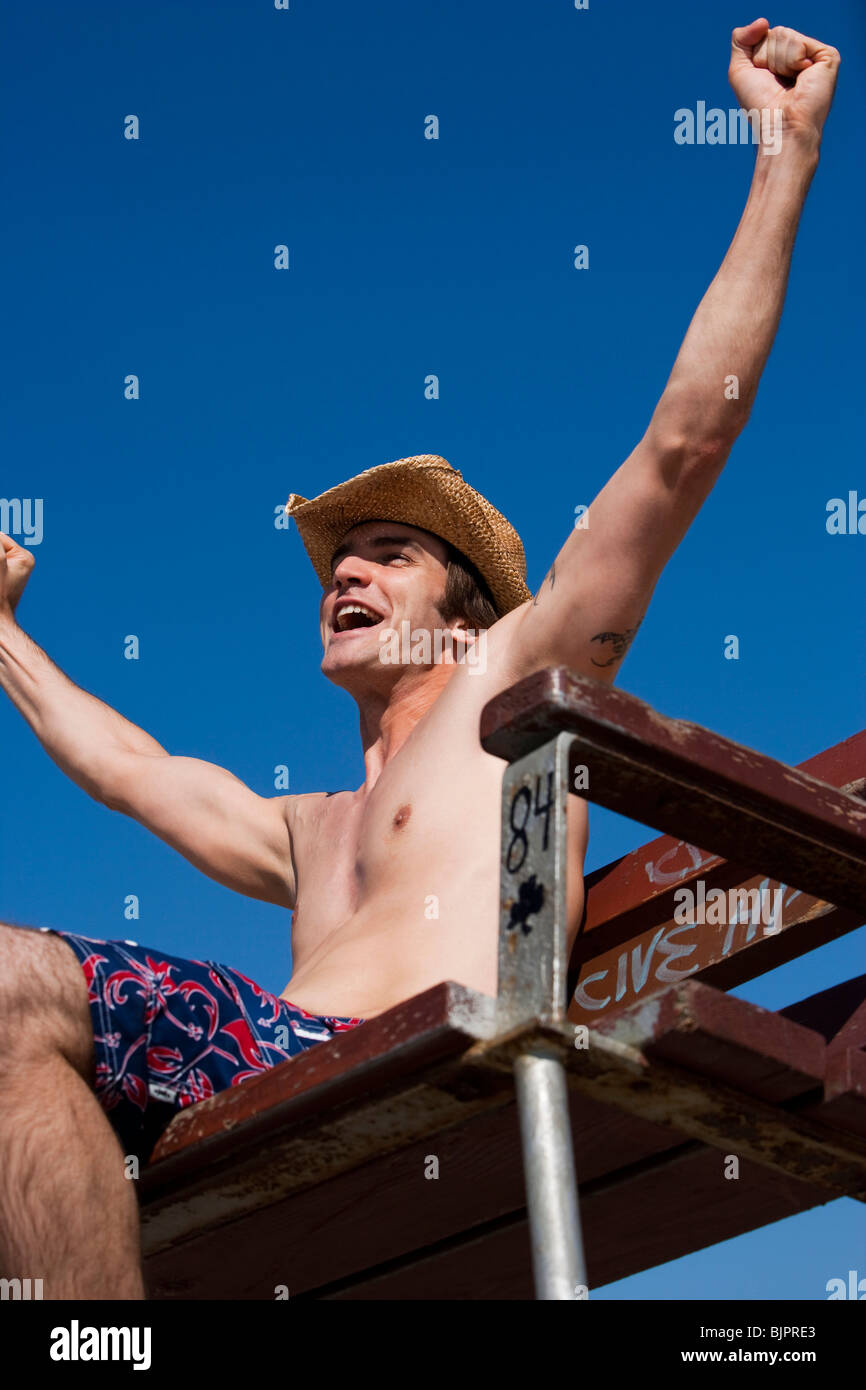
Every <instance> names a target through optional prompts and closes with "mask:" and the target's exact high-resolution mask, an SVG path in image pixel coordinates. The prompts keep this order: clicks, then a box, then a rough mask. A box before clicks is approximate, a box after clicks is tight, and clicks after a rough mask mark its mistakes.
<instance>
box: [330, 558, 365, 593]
mask: <svg viewBox="0 0 866 1390" xmlns="http://www.w3.org/2000/svg"><path fill="white" fill-rule="evenodd" d="M371 574H372V566H371V565H370V563H369V561H367V560H363V559H362V558H361V556H360V555H344V556H342V558H341V559H340V560H338V561H337V563H336V565H335V566H334V583H335V584H337V585H340V586H342V587H343V588H349V587H350V586H351V585H352V584H369V582H370V577H371Z"/></svg>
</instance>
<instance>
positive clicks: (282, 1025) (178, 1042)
mask: <svg viewBox="0 0 866 1390" xmlns="http://www.w3.org/2000/svg"><path fill="white" fill-rule="evenodd" d="M38 930H39V931H44V932H51V934H52V935H53V936H59V937H62V939H63V940H64V941H66V942H68V943H69V945H70V946H71V947H72V949H73V951H74V952H75V954H76V956H77V957H78V959H79V961H80V963H81V967H82V969H83V971H84V977H85V979H86V981H87V988H88V996H89V1000H90V1017H91V1020H92V1022H93V1037H94V1044H95V1049H96V1084H95V1091H96V1096H97V1099H98V1100H99V1102H100V1104H101V1105H102V1108H103V1110H105V1112H106V1114H107V1115H108V1118H109V1120H110V1121H111V1124H112V1126H113V1127H114V1130H115V1132H116V1134H117V1137H118V1139H119V1140H120V1143H121V1145H122V1147H123V1151H124V1153H125V1154H136V1155H138V1157H139V1159H140V1160H141V1161H142V1162H146V1161H147V1159H148V1158H149V1157H150V1154H151V1152H152V1150H153V1147H154V1145H155V1144H156V1141H157V1139H158V1138H159V1136H160V1134H161V1133H162V1131H163V1130H164V1129H165V1127H166V1126H167V1125H168V1123H169V1121H170V1120H171V1119H172V1118H173V1116H174V1115H175V1114H176V1113H177V1111H178V1110H182V1109H183V1108H184V1107H185V1106H187V1105H194V1104H195V1103H196V1101H200V1100H207V1098H208V1097H209V1096H213V1095H216V1094H217V1092H218V1091H224V1090H226V1089H227V1087H229V1086H239V1085H240V1084H241V1083H242V1082H243V1081H246V1080H248V1079H249V1078H250V1077H251V1076H258V1075H259V1074H260V1073H261V1072H263V1071H267V1070H268V1069H269V1068H270V1067H275V1066H277V1065H278V1064H279V1063H280V1062H284V1061H286V1060H287V1059H288V1058H289V1057H296V1056H297V1055H298V1053H299V1052H304V1051H305V1050H306V1049H307V1048H308V1047H314V1046H315V1044H316V1043H319V1042H326V1041H327V1040H328V1038H332V1037H334V1036H335V1035H336V1034H337V1033H344V1032H347V1031H348V1030H349V1029H352V1028H357V1026H358V1024H360V1023H363V1022H364V1020H363V1019H362V1018H337V1017H331V1016H326V1017H325V1016H320V1015H318V1014H309V1013H307V1012H306V1011H305V1010H304V1009H302V1008H299V1006H298V1005H297V1004H290V1003H289V1001H288V1000H287V999H279V998H277V996H276V995H273V994H268V993H267V992H266V991H265V990H263V989H262V988H261V986H259V985H257V984H255V983H254V982H253V981H252V980H250V979H248V978H247V976H246V975H242V974H241V972H240V971H239V970H234V969H232V967H231V966H228V965H220V964H218V962H217V961H213V960H186V959H183V958H181V957H179V956H167V955H165V953H164V952H162V951H158V950H153V949H152V948H151V947H149V946H140V945H139V944H138V943H137V942H135V941H102V940H97V939H95V938H93V937H89V936H77V935H75V934H74V933H73V932H68V931H57V930H56V929H54V928H52V927H40V928H38Z"/></svg>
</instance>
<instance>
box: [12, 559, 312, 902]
mask: <svg viewBox="0 0 866 1390" xmlns="http://www.w3.org/2000/svg"><path fill="white" fill-rule="evenodd" d="M32 568H33V555H32V553H31V552H30V551H28V550H25V549H24V548H23V547H22V546H19V545H17V544H16V543H15V541H13V540H12V539H11V538H10V537H9V536H6V535H3V534H2V533H0V687H2V688H3V690H5V691H6V693H7V695H8V696H9V698H10V699H11V700H12V702H13V704H14V705H15V706H16V707H17V708H18V709H19V710H20V712H21V714H23V716H24V718H25V719H26V720H27V722H28V723H29V725H30V727H31V728H32V729H33V732H34V733H35V735H36V737H37V738H38V739H39V742H40V743H41V744H42V746H43V748H44V749H45V751H46V753H48V755H49V756H50V757H51V758H53V759H54V761H55V762H56V763H57V766H58V767H59V768H60V769H61V770H62V771H63V772H65V773H66V775H67V777H71V779H72V780H73V782H77V784H78V785H79V786H80V787H83V789H84V790H85V791H86V792H87V794H88V795H89V796H91V797H92V798H93V799H94V800H95V801H99V802H102V803H103V805H105V806H109V807H111V809H112V810H115V811H123V812H124V813H125V814H126V815H128V816H132V817H133V818H134V819H135V820H138V821H140V822H141V824H142V825H144V826H146V827H147V829H148V830H152V831H153V833H154V834H155V835H158V836H159V837H160V839H162V840H165V841H167V843H168V844H170V845H171V846H172V847H173V848H174V849H176V850H178V851H179V852H180V853H181V854H182V855H184V857H185V858H187V859H189V860H190V862H191V863H193V864H194V865H195V866H196V868H197V869H201V871H202V873H205V874H207V875H208V876H209V877H210V878H214V879H216V880H217V881H218V882H219V883H222V884H224V885H225V886H226V887H227V888H233V889H235V890H236V891H237V892H239V893H245V894H246V895H247V896H248V897H251V898H261V899H263V900H264V901H265V902H272V903H276V904H278V905H279V906H281V907H292V906H293V904H294V875H293V870H292V859H291V850H290V835H289V829H288V822H287V819H286V807H285V802H286V798H285V797H271V798H267V797H261V796H257V795H256V793H255V792H253V791H251V790H250V788H249V787H247V786H245V785H244V783H243V782H241V781H239V780H238V778H237V777H235V776H233V775H232V773H230V772H227V771H226V770H225V768H221V767H216V766H215V765H214V764H213V763H207V762H202V761H200V760H199V759H198V758H178V757H173V756H172V755H171V754H169V753H167V752H166V751H165V749H164V748H162V747H161V746H160V745H159V744H158V743H157V741H156V739H153V738H151V737H150V735H149V734H146V733H145V732H144V730H143V729H139V728H138V727H137V726H136V725H135V724H132V723H130V721H129V720H128V719H124V718H123V716H122V715H121V714H118V713H117V711H116V710H113V709H111V707H110V706H109V705H106V704H103V702H102V700H98V699H96V697H95V696H93V695H89V694H88V693H87V691H85V690H81V689H80V687H79V686H77V685H74V684H73V682H72V681H71V680H69V678H68V677H67V676H65V675H64V673H63V672H62V671H61V670H60V669H59V667H57V666H55V665H54V663H53V662H52V661H51V660H50V659H49V657H48V656H46V654H45V652H44V651H43V650H42V649H41V647H38V646H37V645H36V643H35V642H33V641H31V639H30V638H29V637H28V636H27V634H26V632H24V631H23V629H22V628H21V627H19V625H18V623H17V622H16V620H15V608H16V605H17V603H18V600H19V598H20V597H21V593H22V591H23V589H24V585H25V584H26V583H27V580H28V578H29V576H30V572H31V570H32Z"/></svg>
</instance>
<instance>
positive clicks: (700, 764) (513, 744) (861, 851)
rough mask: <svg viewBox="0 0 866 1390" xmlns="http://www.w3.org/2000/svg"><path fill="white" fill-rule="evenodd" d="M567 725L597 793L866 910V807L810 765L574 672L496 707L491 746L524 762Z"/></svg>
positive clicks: (542, 681) (806, 888)
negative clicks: (794, 763) (797, 764)
mask: <svg viewBox="0 0 866 1390" xmlns="http://www.w3.org/2000/svg"><path fill="white" fill-rule="evenodd" d="M560 731H566V732H568V733H571V734H573V735H574V736H575V738H576V739H577V740H578V745H577V749H576V754H575V760H576V761H577V762H578V763H581V764H584V765H585V766H586V767H587V768H588V771H589V785H588V789H587V795H588V797H589V798H590V799H591V800H592V801H595V802H598V803H599V804H600V805H603V806H607V807H608V808H609V809H610V810H613V811H617V812H619V813H620V814H622V815H626V816H630V817H631V818H632V819H633V820H639V821H641V822H642V823H643V824H646V825H653V826H655V827H656V828H657V829H659V830H663V831H665V832H666V833H667V834H669V835H677V836H679V837H681V838H686V837H687V838H688V839H689V840H690V841H691V842H694V841H697V842H698V843H700V844H703V845H707V846H709V847H710V848H712V849H713V851H714V852H715V853H716V854H719V855H723V856H724V857H725V858H727V859H734V860H736V861H737V862H738V863H741V864H746V865H749V866H750V867H751V870H752V872H753V873H756V874H757V873H758V872H761V873H763V874H769V875H772V876H773V877H775V878H777V879H779V880H780V881H781V882H784V883H789V884H793V885H794V886H795V887H797V888H799V889H801V891H803V892H809V893H813V894H815V895H816V896H818V897H821V898H823V899H825V900H827V901H829V902H832V903H835V904H836V905H837V906H840V907H847V908H849V909H851V910H853V911H854V912H862V913H863V915H864V917H866V805H864V804H863V803H862V802H861V801H860V800H859V799H858V798H856V797H853V796H849V795H847V794H846V793H845V792H842V791H840V790H839V789H838V788H836V787H831V786H829V785H828V784H827V783H826V782H822V781H820V780H819V779H818V778H816V777H812V776H811V775H810V774H808V773H805V772H802V771H800V770H799V769H798V768H791V767H788V766H787V765H786V764H785V763H781V762H777V761H776V759H775V758H768V757H766V756H765V755H764V754H762V753H758V752H756V751H755V750H754V749H752V748H747V747H745V746H744V745H743V744H739V743H734V742H732V741H731V740H730V739H726V738H722V737H721V735H719V734H716V733H713V732H712V731H711V730H709V729H704V728H702V727H701V726H700V725H698V724H692V723H688V722H686V721H684V720H680V719H671V718H668V717H666V716H664V715H661V714H659V713H657V711H656V710H654V709H652V708H651V707H650V706H649V705H648V704H646V703H645V702H644V701H643V700H638V699H637V698H636V697H635V696H634V695H628V694H626V692H625V691H622V690H617V689H616V688H615V687H612V686H607V685H605V684H603V683H602V682H601V681H596V680H592V679H591V678H590V677H587V676H576V675H574V674H573V673H572V672H570V671H567V670H565V669H563V668H556V669H553V670H549V671H538V672H536V673H535V674H534V675H532V676H528V677H527V678H526V679H525V680H522V681H520V682H519V683H518V684H517V685H515V686H512V687H511V689H510V690H508V691H506V692H504V694H502V695H500V696H497V698H496V699H495V700H493V701H491V702H490V703H489V704H488V705H486V706H485V708H484V710H483V711H482V716H481V741H482V743H483V745H484V747H485V748H486V749H487V751H488V752H490V753H495V754H497V755H498V756H499V757H507V758H509V759H513V758H515V757H518V756H523V754H525V753H526V752H527V751H529V749H531V748H533V747H537V746H538V745H539V744H540V743H543V742H545V741H546V740H547V739H548V738H552V737H553V736H554V735H555V734H556V733H558V732H560Z"/></svg>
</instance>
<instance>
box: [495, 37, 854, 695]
mask: <svg viewBox="0 0 866 1390" xmlns="http://www.w3.org/2000/svg"><path fill="white" fill-rule="evenodd" d="M838 66H839V54H838V53H837V51H836V50H835V49H834V48H830V47H828V46H827V45H826V44H821V43H818V42H817V41H816V40H814V39H810V38H806V37H805V35H803V34H799V33H796V32H795V31H794V30H792V29H784V28H776V29H772V30H771V29H769V26H768V24H767V21H766V20H765V19H759V20H755V21H754V22H753V23H752V24H750V25H747V26H746V27H745V28H742V29H735V30H734V32H733V35H732V56H731V64H730V68H729V77H730V81H731V85H732V87H733V89H734V92H735V94H736V96H737V99H738V101H739V102H740V105H741V106H742V107H743V108H744V109H746V110H749V111H752V110H758V111H762V112H765V113H766V115H765V116H764V120H765V121H766V120H767V119H768V118H769V122H770V126H769V128H770V129H771V130H775V131H776V132H778V131H779V129H780V130H781V141H780V142H779V139H778V133H777V136H776V140H775V142H774V145H775V146H778V148H774V146H771V145H769V144H761V145H759V147H758V151H757V158H756V165H755V172H754V178H753V180H752V187H751V190H750V193H749V198H748V202H747V204H746V208H745V211H744V212H743V216H742V218H741V220H740V224H739V226H738V228H737V231H736V235H735V236H734V239H733V242H732V243H731V246H730V248H729V250H728V253H727V255H726V256H725V259H724V261H723V262H722V265H721V268H720V269H719V271H718V274H717V275H716V277H715V279H714V280H713V282H712V284H711V285H710V287H709V289H708V290H707V292H706V294H705V295H704V297H703V299H702V301H701V303H700V305H699V307H698V309H697V312H696V313H695V316H694V318H693V320H692V323H691V325H690V327H689V330H688V333H687V334H686V337H685V339H684V341H683V345H682V347H681V349H680V352H679V355H678V357H677V359H676V362H675V364H674V368H673V371H672V372H671V375H670V378H669V380H668V383H667V386H666V387H665V390H664V393H663V395H662V397H661V399H660V400H659V403H658V405H657V406H656V409H655V411H654V413H653V416H652V419H651V421H650V424H649V427H648V429H647V432H646V434H645V435H644V437H643V439H642V440H641V441H640V443H639V444H638V445H637V447H636V448H635V450H634V451H633V452H632V453H631V454H630V455H629V457H628V458H627V459H626V461H625V463H623V464H622V465H621V466H620V468H619V469H618V470H617V471H616V473H614V475H613V477H612V478H611V479H610V481H609V482H608V483H607V484H606V485H605V487H604V488H603V489H602V491H601V492H600V493H599V494H598V497H597V498H596V499H595V501H594V502H593V503H592V504H591V506H590V507H589V510H588V512H587V514H586V517H585V518H584V520H585V522H586V523H587V524H586V527H585V529H581V528H578V529H575V530H574V531H573V533H572V535H571V536H570V537H569V539H568V540H567V542H566V544H565V545H564V546H563V548H562V550H561V551H560V553H559V555H558V556H557V557H556V561H555V563H554V565H553V566H552V567H551V570H550V572H549V574H548V576H547V578H546V579H545V581H544V583H543V584H542V586H541V588H540V590H539V592H538V594H537V595H536V598H535V600H534V601H533V603H531V604H527V605H526V607H525V608H524V609H521V610H519V618H518V620H517V621H516V622H515V623H513V624H512V623H510V622H509V619H506V620H505V624H508V628H507V639H506V640H507V642H508V647H509V652H508V655H509V665H510V667H511V668H512V670H513V671H514V672H515V674H523V673H525V672H527V671H531V670H535V669H537V668H538V667H539V666H543V665H551V664H560V663H561V664H564V665H567V666H570V667H571V669H572V670H575V671H578V672H580V673H583V674H587V675H592V676H596V677H598V678H599V679H600V680H607V681H610V682H613V680H614V679H615V677H616V674H617V672H618V669H619V666H620V664H621V662H622V660H623V657H624V656H625V653H626V651H627V649H628V647H629V644H630V643H631V640H632V638H633V637H634V635H635V633H636V631H637V629H638V626H639V625H640V622H641V619H642V618H643V615H644V613H645V611H646V608H647V605H648V603H649V600H650V598H651V596H652V592H653V590H654V588H655V585H656V583H657V582H658V579H659V576H660V575H661V572H662V570H663V569H664V566H665V564H666V563H667V561H668V559H669V558H670V556H671V555H672V553H673V551H674V550H675V549H676V547H677V546H678V545H679V543H680V541H681V540H682V538H683V536H684V535H685V533H686V531H687V530H688V528H689V526H690V525H691V523H692V521H693V520H694V518H695V516H696V515H697V512H698V511H699V509H700V507H701V505H702V503H703V502H704V500H705V499H706V497H707V495H708V493H709V492H710V490H711V488H712V487H713V484H714V483H715V482H716V480H717V478H718V476H719V474H720V472H721V470H722V468H723V467H724V464H725V461H726V459H727V457H728V454H729V453H730V450H731V448H732V446H733V443H734V440H735V439H736V437H737V435H738V434H739V433H740V431H741V430H742V428H743V426H744V425H745V424H746V421H747V419H748V417H749V412H750V410H751V407H752V404H753V402H754V399H755V395H756V392H757V389H758V382H759V380H760V376H761V372H762V371H763V368H764V364H765V363H766V360H767V357H768V355H769V352H770V348H771V347H772V344H773V339H774V337H775V334H776V329H777V327H778V324H779V319H780V316H781V313H782V305H783V303H784V299H785V289H786V286H787V281H788V272H789V269H790V264H791V252H792V249H793V245H794V238H795V235H796V231H797V224H798V221H799V217H800V213H801V210H802V207H803V203H804V201H805V198H806V194H807V192H808V190H809V185H810V183H811V180H812V176H813V174H814V172H815V169H816V167H817V164H818V155H819V149H820V144H821V133H822V130H823V126H824V121H825V119H826V116H827V112H828V111H829V109H830V103H831V101H832V99H833V91H834V87H835V82H836V73H837V70H838ZM776 112H778V115H776V114H775V113H776ZM774 121H775V122H776V123H777V124H776V125H775V126H774V125H773V122H774ZM733 377H735V378H736V379H737V383H738V386H737V391H738V396H737V395H736V393H735V392H734V391H732V390H730V389H726V387H728V386H729V384H730V383H731V379H732V378H733ZM515 616H516V617H517V615H515ZM505 624H504V626H505Z"/></svg>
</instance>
